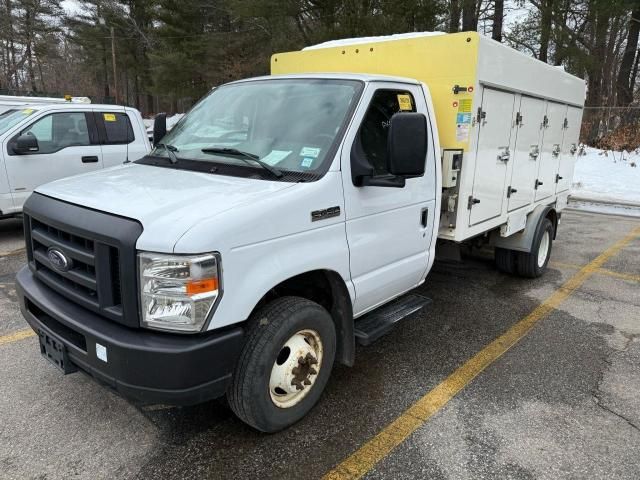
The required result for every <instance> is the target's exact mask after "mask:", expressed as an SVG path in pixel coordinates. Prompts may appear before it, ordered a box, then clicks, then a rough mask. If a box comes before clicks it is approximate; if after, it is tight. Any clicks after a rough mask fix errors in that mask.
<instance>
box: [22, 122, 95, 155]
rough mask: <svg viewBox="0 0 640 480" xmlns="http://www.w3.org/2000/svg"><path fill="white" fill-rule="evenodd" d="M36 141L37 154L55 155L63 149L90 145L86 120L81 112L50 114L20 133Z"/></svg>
mask: <svg viewBox="0 0 640 480" xmlns="http://www.w3.org/2000/svg"><path fill="white" fill-rule="evenodd" d="M25 133H30V134H32V135H34V136H35V137H36V138H37V139H38V145H39V147H40V149H39V151H38V154H40V155H42V154H49V153H55V152H58V151H60V150H62V149H63V148H67V147H77V146H86V145H91V140H90V139H89V129H88V126H87V119H86V116H85V114H84V113H82V112H62V113H52V114H51V115H47V116H45V117H42V118H41V119H39V120H38V121H36V122H35V123H33V124H32V125H31V126H29V127H28V128H26V129H25V130H23V131H22V132H21V134H25Z"/></svg>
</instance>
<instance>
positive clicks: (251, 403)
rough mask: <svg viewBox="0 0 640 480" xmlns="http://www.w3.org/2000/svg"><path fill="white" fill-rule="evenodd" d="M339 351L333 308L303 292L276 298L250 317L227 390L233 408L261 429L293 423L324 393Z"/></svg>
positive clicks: (274, 430) (276, 427)
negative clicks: (298, 294)
mask: <svg viewBox="0 0 640 480" xmlns="http://www.w3.org/2000/svg"><path fill="white" fill-rule="evenodd" d="M335 353H336V333H335V327H334V324H333V320H332V318H331V316H330V315H329V312H327V311H326V310H325V309H324V308H323V307H322V306H320V305H318V304H317V303H315V302H312V301H310V300H307V299H304V298H300V297H282V298H279V299H276V300H274V301H273V302H271V303H269V304H267V305H266V306H264V307H262V308H261V309H259V310H258V311H257V312H256V313H255V314H254V315H252V318H251V319H250V321H249V330H248V335H247V343H246V344H245V347H244V349H243V351H242V354H241V355H240V360H239V361H238V364H237V366H236V369H235V372H234V375H233V379H232V381H231V386H230V388H229V391H228V392H227V396H228V399H229V405H230V406H231V409H232V410H233V411H234V413H235V414H236V415H237V416H238V417H239V418H240V419H241V420H243V421H244V422H245V423H248V424H249V425H251V426H252V427H254V428H256V429H258V430H261V431H263V432H276V431H278V430H282V429H283V428H286V427H288V426H290V425H292V424H294V423H295V422H297V421H298V420H300V419H301V418H302V417H303V416H304V415H306V414H307V412H309V410H311V408H312V407H313V406H314V405H315V404H316V402H317V401H318V399H319V398H320V395H321V394H322V391H323V390H324V387H325V385H326V384H327V381H328V380H329V375H330V373H331V368H332V366H333V361H334V358H335Z"/></svg>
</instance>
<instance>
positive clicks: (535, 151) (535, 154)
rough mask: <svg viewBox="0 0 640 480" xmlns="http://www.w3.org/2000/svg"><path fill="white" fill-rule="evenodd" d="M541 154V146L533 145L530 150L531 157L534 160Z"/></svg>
mask: <svg viewBox="0 0 640 480" xmlns="http://www.w3.org/2000/svg"><path fill="white" fill-rule="evenodd" d="M539 156H540V147H538V146H537V145H536V146H535V147H531V151H530V152H529V157H530V158H531V159H533V160H537V159H538V157H539Z"/></svg>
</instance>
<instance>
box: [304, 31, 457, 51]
mask: <svg viewBox="0 0 640 480" xmlns="http://www.w3.org/2000/svg"><path fill="white" fill-rule="evenodd" d="M435 35H446V34H445V33H444V32H409V33H396V34H394V35H382V36H379V37H357V38H343V39H342V40H330V41H328V42H324V43H319V44H317V45H311V46H310V47H305V48H303V49H302V50H317V49H319V48H331V47H346V46H349V45H360V44H362V43H376V42H390V41H393V40H403V39H407V38H420V37H433V36H435Z"/></svg>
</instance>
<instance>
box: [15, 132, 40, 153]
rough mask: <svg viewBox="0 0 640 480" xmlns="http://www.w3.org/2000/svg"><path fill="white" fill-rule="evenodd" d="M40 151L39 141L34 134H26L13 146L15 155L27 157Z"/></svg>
mask: <svg viewBox="0 0 640 480" xmlns="http://www.w3.org/2000/svg"><path fill="white" fill-rule="evenodd" d="M39 150H40V147H39V146H38V139H37V138H36V136H35V135H34V134H32V133H25V134H23V135H20V136H19V137H18V139H17V140H16V143H15V144H14V145H13V151H14V153H17V154H18V155H27V154H29V153H36V152H38V151H39Z"/></svg>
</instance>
